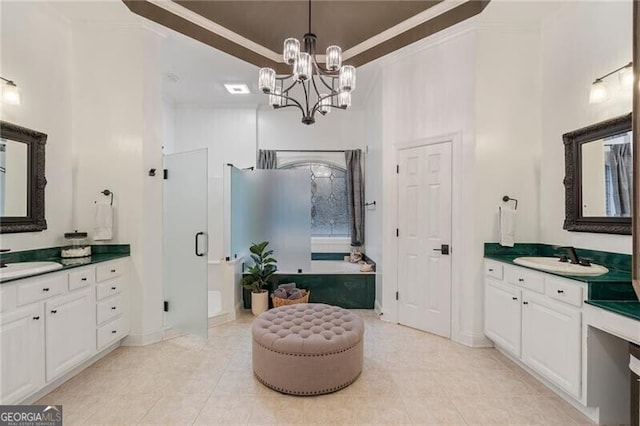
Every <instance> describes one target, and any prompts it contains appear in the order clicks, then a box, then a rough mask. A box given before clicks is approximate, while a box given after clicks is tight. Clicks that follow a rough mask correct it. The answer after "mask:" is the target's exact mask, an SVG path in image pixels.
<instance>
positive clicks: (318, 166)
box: [280, 161, 350, 237]
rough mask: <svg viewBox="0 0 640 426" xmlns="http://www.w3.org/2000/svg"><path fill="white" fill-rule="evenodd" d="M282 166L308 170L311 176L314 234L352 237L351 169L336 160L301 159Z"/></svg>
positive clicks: (318, 235) (316, 235)
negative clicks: (339, 164) (349, 176)
mask: <svg viewBox="0 0 640 426" xmlns="http://www.w3.org/2000/svg"><path fill="white" fill-rule="evenodd" d="M280 168H281V169H295V170H308V171H309V179H310V180H311V235H312V236H314V237H348V236H349V235H350V233H349V212H348V208H347V171H346V170H345V169H344V168H342V167H339V166H336V165H334V164H330V163H325V162H319V161H299V162H294V163H289V164H285V165H284V166H282V167H280Z"/></svg>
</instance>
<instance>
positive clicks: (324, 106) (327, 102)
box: [318, 93, 331, 114]
mask: <svg viewBox="0 0 640 426" xmlns="http://www.w3.org/2000/svg"><path fill="white" fill-rule="evenodd" d="M320 97H321V100H320V107H319V108H318V111H320V112H321V113H322V114H328V113H330V112H331V96H329V95H328V94H327V93H323V94H321V95H320Z"/></svg>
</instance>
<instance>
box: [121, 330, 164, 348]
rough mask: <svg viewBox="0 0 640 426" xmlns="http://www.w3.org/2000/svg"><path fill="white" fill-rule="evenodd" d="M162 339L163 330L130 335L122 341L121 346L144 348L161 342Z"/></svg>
mask: <svg viewBox="0 0 640 426" xmlns="http://www.w3.org/2000/svg"><path fill="white" fill-rule="evenodd" d="M162 339H164V332H163V330H156V331H153V332H151V333H147V334H135V333H131V334H129V335H128V336H127V337H125V338H124V339H123V340H122V346H146V345H150V344H152V343H158V342H161V341H162Z"/></svg>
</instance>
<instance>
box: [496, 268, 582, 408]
mask: <svg viewBox="0 0 640 426" xmlns="http://www.w3.org/2000/svg"><path fill="white" fill-rule="evenodd" d="M496 271H502V273H496ZM501 277H503V279H500V278H501ZM584 286H585V284H584V283H582V282H578V281H572V280H567V279H562V278H558V277H555V276H553V275H550V274H545V273H542V272H537V271H532V270H529V269H525V268H521V267H518V266H514V265H509V264H506V263H504V264H503V263H500V262H495V261H492V260H489V259H487V260H486V261H485V334H486V336H487V337H488V338H489V339H491V340H492V341H493V342H494V343H495V345H496V346H498V347H499V348H500V349H502V350H504V351H505V352H507V353H509V354H511V355H512V356H513V357H514V358H516V359H518V360H520V361H522V362H523V363H524V364H525V365H527V366H528V367H530V368H531V369H532V370H534V371H535V372H536V373H538V374H540V375H541V376H544V377H545V378H546V379H548V380H549V381H551V382H552V383H554V384H555V385H556V386H558V387H559V388H561V389H562V390H564V391H565V392H566V393H567V394H569V395H571V396H572V397H574V398H575V399H577V400H580V398H581V396H582V391H581V389H582V381H581V379H582V362H581V361H582V337H581V336H582V313H581V306H582V295H583V294H584V292H583V290H584Z"/></svg>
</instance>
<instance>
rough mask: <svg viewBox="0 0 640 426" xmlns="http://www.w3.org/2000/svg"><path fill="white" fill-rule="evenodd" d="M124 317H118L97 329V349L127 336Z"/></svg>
mask: <svg viewBox="0 0 640 426" xmlns="http://www.w3.org/2000/svg"><path fill="white" fill-rule="evenodd" d="M125 332H126V330H125V322H124V318H122V317H120V318H117V319H115V320H113V321H111V322H110V323H107V324H105V325H103V326H102V327H100V328H98V329H97V330H96V339H97V349H98V350H100V349H102V348H104V347H105V346H107V345H108V344H109V343H113V342H115V341H116V340H118V339H120V338H122V337H124V336H125Z"/></svg>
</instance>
